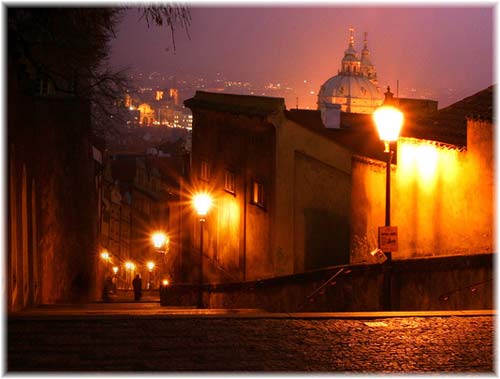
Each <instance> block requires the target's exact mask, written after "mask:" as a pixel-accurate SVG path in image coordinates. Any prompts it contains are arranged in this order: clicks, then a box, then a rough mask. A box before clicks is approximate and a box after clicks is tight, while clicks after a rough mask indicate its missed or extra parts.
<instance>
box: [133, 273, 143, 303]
mask: <svg viewBox="0 0 500 379" xmlns="http://www.w3.org/2000/svg"><path fill="white" fill-rule="evenodd" d="M132 286H133V287H134V299H135V301H139V300H141V295H142V279H141V277H140V276H139V274H137V275H136V276H135V278H134V280H133V281H132Z"/></svg>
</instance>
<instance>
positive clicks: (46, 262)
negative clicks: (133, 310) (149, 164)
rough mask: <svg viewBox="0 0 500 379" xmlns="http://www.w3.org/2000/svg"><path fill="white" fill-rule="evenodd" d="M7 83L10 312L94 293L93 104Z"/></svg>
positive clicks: (77, 298)
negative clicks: (35, 93) (31, 93)
mask: <svg viewBox="0 0 500 379" xmlns="http://www.w3.org/2000/svg"><path fill="white" fill-rule="evenodd" d="M13 82H14V81H9V102H8V110H9V112H8V149H9V172H8V177H9V215H8V217H9V219H8V225H9V226H8V228H9V243H8V253H7V261H8V272H7V275H8V278H9V279H8V283H9V286H8V293H9V302H8V309H9V310H16V309H22V308H25V307H28V306H31V305H37V304H50V303H58V302H74V301H85V300H88V299H89V298H91V297H95V296H96V291H97V290H96V287H97V286H93V284H95V278H94V277H93V275H94V263H95V256H96V235H97V227H98V224H97V213H96V212H97V210H96V209H97V204H96V202H97V198H96V190H95V182H94V174H95V171H94V161H93V158H92V153H91V151H92V150H91V147H90V144H89V141H88V138H87V133H88V131H89V126H90V119H89V117H90V112H89V105H88V103H86V102H83V101H79V100H75V99H72V98H58V97H35V96H29V95H28V96H27V95H25V94H24V93H23V92H22V91H21V90H20V89H19V88H17V87H16V86H15V85H14V84H13Z"/></svg>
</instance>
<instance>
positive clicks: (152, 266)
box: [147, 261, 155, 289]
mask: <svg viewBox="0 0 500 379" xmlns="http://www.w3.org/2000/svg"><path fill="white" fill-rule="evenodd" d="M147 266H148V270H149V283H148V287H149V289H151V284H152V283H151V271H153V269H154V268H155V263H154V262H152V261H149V262H148V263H147Z"/></svg>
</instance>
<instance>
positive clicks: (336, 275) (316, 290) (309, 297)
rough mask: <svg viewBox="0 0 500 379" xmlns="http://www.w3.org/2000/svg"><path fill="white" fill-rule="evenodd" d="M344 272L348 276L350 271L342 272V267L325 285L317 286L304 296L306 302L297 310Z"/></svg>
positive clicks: (300, 307)
mask: <svg viewBox="0 0 500 379" xmlns="http://www.w3.org/2000/svg"><path fill="white" fill-rule="evenodd" d="M344 271H345V274H349V273H350V272H351V270H344V267H342V268H341V269H340V270H338V271H337V272H336V273H335V274H333V275H332V276H331V277H330V278H329V279H328V280H327V281H326V282H325V283H323V284H322V285H321V286H319V287H318V288H316V289H315V290H314V291H313V292H312V293H311V294H310V295H308V296H306V300H305V301H304V302H303V303H302V304H301V305H300V306H299V308H298V309H299V310H300V309H302V308H304V306H305V305H306V304H308V302H309V300H310V299H312V298H313V297H314V295H316V293H318V292H319V291H321V290H322V289H323V288H324V287H326V286H327V285H328V284H330V283H331V282H332V281H333V279H335V278H336V277H338V276H339V275H340V274H341V273H342V272H344Z"/></svg>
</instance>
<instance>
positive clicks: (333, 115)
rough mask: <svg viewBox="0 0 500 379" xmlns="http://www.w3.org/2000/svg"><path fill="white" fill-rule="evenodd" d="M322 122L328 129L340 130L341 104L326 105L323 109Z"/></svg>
mask: <svg viewBox="0 0 500 379" xmlns="http://www.w3.org/2000/svg"><path fill="white" fill-rule="evenodd" d="M321 121H323V125H324V126H325V128H328V129H339V128H340V104H331V103H325V104H323V107H322V108H321Z"/></svg>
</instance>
